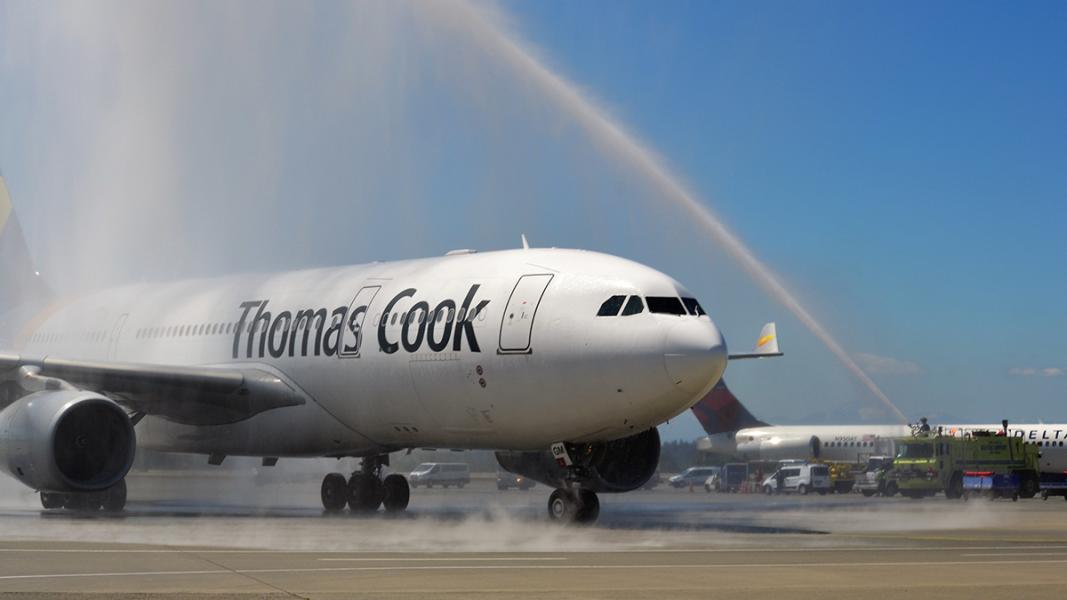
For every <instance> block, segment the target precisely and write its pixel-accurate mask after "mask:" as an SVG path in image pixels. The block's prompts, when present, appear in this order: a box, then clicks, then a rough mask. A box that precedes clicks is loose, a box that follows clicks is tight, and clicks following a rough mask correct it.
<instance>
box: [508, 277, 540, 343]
mask: <svg viewBox="0 0 1067 600" xmlns="http://www.w3.org/2000/svg"><path fill="white" fill-rule="evenodd" d="M550 281H552V275H548V274H545V275H523V276H522V277H520V278H519V281H518V283H516V284H515V289H513V290H512V291H511V297H510V298H509V299H508V305H507V307H506V308H505V309H504V314H503V316H502V317H501V322H500V352H501V353H502V354H529V353H530V352H532V351H533V350H532V349H531V348H530V336H531V335H532V333H533V323H534V316H535V315H536V314H537V307H538V306H539V305H540V304H541V297H542V296H543V295H544V293H545V288H547V287H548V284H549V282H550Z"/></svg>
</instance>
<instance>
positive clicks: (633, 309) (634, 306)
mask: <svg viewBox="0 0 1067 600" xmlns="http://www.w3.org/2000/svg"><path fill="white" fill-rule="evenodd" d="M643 310H645V304H644V303H643V302H641V297H640V296H630V300H629V301H627V302H626V308H624V309H622V316H624V317H628V316H630V315H636V314H638V313H640V312H642V311H643Z"/></svg>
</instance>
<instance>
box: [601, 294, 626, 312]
mask: <svg viewBox="0 0 1067 600" xmlns="http://www.w3.org/2000/svg"><path fill="white" fill-rule="evenodd" d="M623 300H626V296H612V297H611V298H608V299H607V300H605V301H604V303H603V304H601V305H600V310H599V311H597V313H596V316H598V317H614V316H615V315H617V314H619V309H620V308H622V302H623Z"/></svg>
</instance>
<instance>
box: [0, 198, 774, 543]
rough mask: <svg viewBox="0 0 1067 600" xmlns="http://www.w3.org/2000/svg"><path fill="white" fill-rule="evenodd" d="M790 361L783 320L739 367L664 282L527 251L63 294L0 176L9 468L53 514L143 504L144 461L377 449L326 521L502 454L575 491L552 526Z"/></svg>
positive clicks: (393, 501)
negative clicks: (131, 474)
mask: <svg viewBox="0 0 1067 600" xmlns="http://www.w3.org/2000/svg"><path fill="white" fill-rule="evenodd" d="M265 243H271V241H270V240H265ZM77 250H78V249H77V248H69V249H67V251H69V252H72V253H73V252H77ZM780 354H781V353H780V352H778V344H777V339H776V337H775V335H774V327H773V324H769V325H768V326H767V327H765V328H764V332H763V333H762V334H761V336H760V342H759V343H758V344H757V348H756V349H755V350H754V351H752V352H749V353H742V354H734V355H729V354H728V353H727V348H726V343H725V341H724V339H723V336H722V334H721V333H720V331H719V329H718V328H717V327H716V325H715V323H713V322H712V320H711V318H710V317H709V316H708V315H707V313H705V311H704V309H703V308H702V307H701V306H700V303H699V302H698V301H697V300H696V298H695V297H694V295H693V294H692V293H690V292H689V291H688V290H687V289H686V288H685V287H684V286H682V285H681V284H680V283H678V282H677V281H675V280H674V279H671V278H670V277H668V276H666V275H664V274H663V273H661V272H659V271H657V270H655V269H652V268H649V267H647V266H644V265H641V264H638V263H636V262H632V261H629V260H625V259H622V258H618V257H615V256H610V255H607V254H601V253H596V252H587V251H581V250H565V249H537V248H530V247H529V245H528V244H527V243H526V242H525V239H524V240H523V247H522V248H521V249H515V250H506V251H497V252H485V253H477V252H472V251H467V250H463V251H454V252H449V253H448V254H447V255H445V256H440V257H436V258H426V259H419V260H404V261H393V262H375V263H368V264H363V265H356V266H348V267H338V268H326V269H311V270H303V271H295V272H288V273H272V274H251V275H239V276H231V277H219V278H214V279H201V280H191V281H182V282H177V283H167V284H137V285H130V286H123V287H117V288H111V289H104V290H100V291H96V292H89V293H84V294H81V295H78V296H75V297H69V298H57V297H55V295H54V294H52V293H51V292H50V291H49V289H48V286H46V285H45V284H44V282H43V278H42V277H40V276H38V274H37V273H36V272H35V271H34V268H33V266H32V262H31V260H30V257H29V252H28V250H27V248H26V247H25V243H24V240H23V237H22V232H21V228H20V227H19V224H18V221H17V219H16V218H15V215H14V213H13V211H12V210H11V203H10V200H9V198H8V195H7V191H6V187H4V186H3V185H2V183H0V470H3V471H4V472H6V473H8V474H9V475H11V476H12V477H14V478H15V479H17V480H19V481H20V482H22V483H23V484H24V485H26V486H28V487H30V488H32V489H35V490H39V491H41V492H44V493H43V494H42V495H41V501H42V503H43V504H44V505H45V506H46V507H48V508H56V507H58V506H72V507H73V506H81V505H82V504H83V500H84V501H85V503H98V504H100V505H103V504H104V503H105V502H107V503H108V506H110V507H112V508H116V507H121V506H122V505H123V504H124V502H125V476H126V473H127V472H128V470H129V468H130V465H131V464H132V463H133V458H134V454H135V452H136V449H137V448H139V447H140V448H151V449H155V450H160V451H164V452H182V453H192V454H200V455H205V456H206V457H207V462H208V463H209V464H213V465H217V464H220V463H222V462H223V461H224V460H225V458H226V457H227V456H231V455H232V456H255V457H262V458H263V461H264V465H265V466H270V465H273V464H275V462H276V461H277V460H278V458H279V457H322V456H328V457H338V458H339V457H360V458H362V459H363V460H362V465H361V467H360V469H359V470H358V471H356V472H354V473H351V474H348V473H330V474H327V475H326V476H325V477H324V478H323V480H322V484H321V486H320V493H321V498H322V504H323V508H324V509H325V510H326V511H339V510H342V509H344V508H345V507H346V506H347V507H348V509H349V510H351V511H354V512H375V511H377V510H378V509H379V508H380V507H382V506H383V505H384V507H385V509H386V510H387V511H401V510H405V509H406V507H407V505H408V500H409V497H410V486H409V483H408V481H407V479H406V478H405V477H404V476H403V475H400V474H397V473H393V474H389V475H387V476H386V475H385V473H384V471H383V469H384V468H385V467H386V466H388V463H389V454H390V453H392V452H397V451H402V450H407V449H411V448H451V449H491V450H495V451H496V457H497V461H498V462H499V463H500V465H501V467H502V468H504V469H505V470H507V471H510V472H513V473H516V474H519V475H522V476H524V477H528V478H530V479H533V480H536V481H538V482H541V483H544V484H546V485H548V486H550V487H551V488H553V489H554V491H553V492H552V494H551V495H550V497H549V502H548V505H549V514H550V516H551V518H553V519H556V520H563V521H577V522H590V521H594V520H595V519H596V518H597V514H598V513H599V500H598V499H597V494H598V493H620V492H627V491H631V490H635V489H638V488H640V487H641V486H642V485H643V484H644V483H645V482H646V481H647V480H648V478H649V477H650V476H651V475H652V473H653V472H654V471H655V469H656V467H657V465H658V463H659V449H660V440H659V435H658V433H657V431H656V426H657V425H659V424H660V423H663V422H665V421H666V420H668V419H670V418H673V417H675V416H677V415H678V414H680V413H681V412H683V411H685V410H687V409H688V408H690V407H691V406H692V405H693V404H694V403H696V402H697V401H698V400H699V399H700V398H702V397H703V396H704V395H705V394H707V392H708V391H709V390H710V389H711V388H712V386H713V385H714V384H715V383H716V382H717V381H718V380H719V378H720V377H721V375H722V373H723V371H724V369H725V368H726V364H727V361H728V360H729V359H742V358H753V357H765V356H776V355H780ZM86 494H88V495H89V496H86ZM100 494H103V496H100Z"/></svg>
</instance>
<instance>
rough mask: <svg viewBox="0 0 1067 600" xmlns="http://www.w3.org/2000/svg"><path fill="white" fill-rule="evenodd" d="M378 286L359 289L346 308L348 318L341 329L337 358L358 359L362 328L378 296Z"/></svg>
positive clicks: (380, 287)
mask: <svg viewBox="0 0 1067 600" xmlns="http://www.w3.org/2000/svg"><path fill="white" fill-rule="evenodd" d="M380 289H382V286H380V285H369V286H365V287H363V288H360V290H359V291H358V292H356V297H355V298H353V299H352V304H351V305H349V307H348V316H346V317H345V324H344V326H343V327H341V343H340V346H339V347H338V350H337V356H338V357H339V358H359V351H360V348H361V347H362V346H363V326H364V322H365V321H366V320H367V313H368V312H370V306H371V303H372V302H374V297H375V296H377V295H378V290H380Z"/></svg>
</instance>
